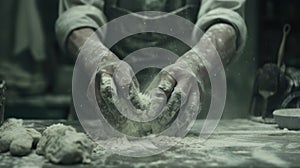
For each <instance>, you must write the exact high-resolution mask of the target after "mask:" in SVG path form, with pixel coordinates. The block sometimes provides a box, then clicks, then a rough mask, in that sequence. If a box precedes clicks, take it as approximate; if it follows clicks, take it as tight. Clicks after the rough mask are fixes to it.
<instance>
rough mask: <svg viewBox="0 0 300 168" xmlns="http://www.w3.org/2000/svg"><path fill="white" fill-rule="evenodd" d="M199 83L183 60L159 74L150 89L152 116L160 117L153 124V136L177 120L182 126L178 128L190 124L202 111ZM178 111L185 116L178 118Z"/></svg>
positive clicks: (148, 90)
mask: <svg viewBox="0 0 300 168" xmlns="http://www.w3.org/2000/svg"><path fill="white" fill-rule="evenodd" d="M199 82H200V81H199V80H198V79H197V77H196V74H195V73H194V72H193V70H192V68H191V65H189V64H188V63H187V62H185V61H184V60H180V61H177V62H176V63H174V64H172V65H169V66H167V67H166V68H164V69H163V70H162V71H161V72H160V73H159V74H158V75H157V77H156V78H155V79H154V81H153V82H152V83H151V84H150V85H149V87H148V89H147V92H148V94H150V95H151V105H150V111H149V113H151V115H156V116H157V118H156V119H155V120H154V123H153V124H152V131H153V133H158V132H161V131H162V130H163V129H166V127H168V126H170V124H172V123H173V121H174V120H175V119H176V118H177V117H179V123H181V125H177V127H183V126H185V125H186V124H190V123H189V122H188V121H190V120H191V117H194V116H195V114H196V115H197V113H198V110H199V108H200V90H199V87H198V86H199ZM179 112H184V113H185V114H183V115H180V116H178V114H179ZM186 113H187V114H186Z"/></svg>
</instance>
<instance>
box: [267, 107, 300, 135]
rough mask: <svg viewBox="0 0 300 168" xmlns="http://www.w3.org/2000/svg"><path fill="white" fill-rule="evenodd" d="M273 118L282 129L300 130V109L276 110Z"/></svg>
mask: <svg viewBox="0 0 300 168" xmlns="http://www.w3.org/2000/svg"><path fill="white" fill-rule="evenodd" d="M273 116H274V119H275V121H276V123H277V124H278V125H279V127H280V128H287V129H291V130H299V129H300V109H279V110H275V111H274V112H273Z"/></svg>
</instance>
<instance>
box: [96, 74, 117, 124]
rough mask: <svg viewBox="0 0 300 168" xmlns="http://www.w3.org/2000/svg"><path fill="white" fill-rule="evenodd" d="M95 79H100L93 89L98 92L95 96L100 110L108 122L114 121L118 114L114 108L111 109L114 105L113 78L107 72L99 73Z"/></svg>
mask: <svg viewBox="0 0 300 168" xmlns="http://www.w3.org/2000/svg"><path fill="white" fill-rule="evenodd" d="M96 80H99V81H100V82H99V83H100V84H99V86H97V85H96V86H97V87H96V88H95V89H96V92H99V94H96V98H97V101H98V104H99V106H100V109H101V112H102V113H103V115H104V116H105V118H106V119H107V120H108V121H109V122H110V123H116V121H118V118H119V117H118V116H119V114H118V113H117V111H116V110H113V107H114V106H115V103H114V101H113V95H114V94H115V92H116V91H115V90H116V89H115V84H114V81H113V78H112V76H111V75H109V74H106V73H100V74H99V75H98V76H97V78H96Z"/></svg>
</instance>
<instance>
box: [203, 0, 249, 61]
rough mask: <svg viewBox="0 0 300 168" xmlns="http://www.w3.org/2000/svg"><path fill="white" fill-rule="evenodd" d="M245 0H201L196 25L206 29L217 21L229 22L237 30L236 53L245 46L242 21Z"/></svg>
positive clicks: (245, 29)
mask: <svg viewBox="0 0 300 168" xmlns="http://www.w3.org/2000/svg"><path fill="white" fill-rule="evenodd" d="M244 7H245V0H202V4H201V8H200V11H199V14H198V21H197V26H199V27H200V28H201V29H202V30H204V31H205V30H207V29H208V28H209V27H211V26H212V25H214V24H217V23H228V24H231V25H232V26H233V27H234V28H235V30H236V32H237V54H238V55H239V54H240V53H241V52H242V50H243V49H244V47H245V44H246V38H247V27H246V24H245V21H244V11H245V8H244Z"/></svg>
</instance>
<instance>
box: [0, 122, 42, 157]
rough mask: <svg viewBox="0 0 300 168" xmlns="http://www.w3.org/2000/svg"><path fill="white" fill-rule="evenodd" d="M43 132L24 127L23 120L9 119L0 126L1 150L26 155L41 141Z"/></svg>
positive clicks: (14, 154)
mask: <svg viewBox="0 0 300 168" xmlns="http://www.w3.org/2000/svg"><path fill="white" fill-rule="evenodd" d="M40 137H41V134H40V133H39V132H37V131H36V130H35V129H32V128H30V129H27V128H24V127H23V120H17V119H9V120H8V121H7V122H6V123H4V124H3V126H2V127H1V128H0V152H8V151H10V153H11V155H13V156H25V155H28V154H29V153H30V152H31V149H32V148H34V147H35V146H36V144H37V142H38V141H39V139H40Z"/></svg>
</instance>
